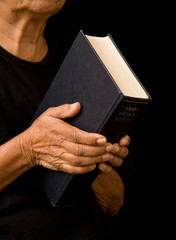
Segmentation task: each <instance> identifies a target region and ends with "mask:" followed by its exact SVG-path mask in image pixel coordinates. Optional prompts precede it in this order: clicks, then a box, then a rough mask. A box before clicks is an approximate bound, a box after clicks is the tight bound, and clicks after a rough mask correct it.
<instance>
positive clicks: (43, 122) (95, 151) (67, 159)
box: [22, 103, 123, 174]
mask: <svg viewBox="0 0 176 240" xmlns="http://www.w3.org/2000/svg"><path fill="white" fill-rule="evenodd" d="M79 111H80V104H79V103H75V104H72V105H70V104H66V105H62V106H59V107H54V108H50V109H48V110H47V111H46V112H44V113H43V114H42V115H41V116H40V117H39V118H38V119H37V120H36V121H35V122H34V123H33V124H32V126H31V127H30V128H29V129H28V130H27V131H26V134H25V136H26V137H25V139H24V143H25V144H23V146H24V147H23V149H22V150H23V153H24V157H26V158H27V159H28V161H29V162H30V163H31V165H32V166H36V165H41V166H43V167H46V168H49V169H52V170H57V171H63V172H67V173H71V174H83V173H86V172H89V171H91V170H93V169H94V168H95V167H96V164H97V163H102V162H105V161H110V160H111V159H112V158H113V156H117V157H115V158H119V157H118V153H117V155H115V152H114V151H115V150H116V148H117V146H116V145H114V146H113V149H111V151H109V153H107V152H106V148H107V146H106V138H105V137H104V136H102V135H100V134H96V133H87V132H85V131H82V130H80V129H78V128H76V127H73V126H71V125H70V124H68V123H66V122H64V121H63V120H62V119H64V118H68V117H73V116H75V115H76V114H77V113H78V112H79ZM120 152H122V151H120ZM112 153H113V154H112ZM122 155H123V154H122ZM112 161H113V160H112ZM114 161H115V162H116V160H114Z"/></svg>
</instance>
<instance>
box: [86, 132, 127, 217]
mask: <svg viewBox="0 0 176 240" xmlns="http://www.w3.org/2000/svg"><path fill="white" fill-rule="evenodd" d="M129 144H130V137H129V136H128V135H126V136H125V137H123V138H122V139H121V140H120V141H119V143H115V144H110V143H107V145H106V151H107V152H109V153H112V154H113V159H111V160H110V161H109V162H110V163H111V165H112V166H114V167H118V166H120V165H121V164H122V162H123V158H125V157H127V155H128V148H127V146H128V145H129ZM112 166H110V165H108V164H106V163H100V164H99V169H100V170H101V173H100V174H99V175H98V176H97V178H96V179H95V181H94V182H93V183H92V185H91V189H92V191H93V193H94V195H95V197H96V200H97V202H98V203H99V204H100V206H101V208H102V210H103V211H104V212H105V213H108V214H109V215H110V216H115V215H116V214H117V213H118V211H119V210H120V208H121V207H122V206H123V203H124V184H123V182H122V179H121V178H120V176H119V174H118V173H117V172H116V171H115V170H114V169H113V167H112Z"/></svg>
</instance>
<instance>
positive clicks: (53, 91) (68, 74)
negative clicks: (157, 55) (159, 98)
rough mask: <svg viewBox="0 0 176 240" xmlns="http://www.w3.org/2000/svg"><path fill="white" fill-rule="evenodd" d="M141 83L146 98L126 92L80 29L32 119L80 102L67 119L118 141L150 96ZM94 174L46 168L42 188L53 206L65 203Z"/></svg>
mask: <svg viewBox="0 0 176 240" xmlns="http://www.w3.org/2000/svg"><path fill="white" fill-rule="evenodd" d="M110 39H111V41H112V38H111V37H110ZM113 44H114V43H113ZM114 46H115V44H114ZM115 47H116V46H115ZM116 49H117V51H118V48H117V47H116ZM128 67H129V66H128ZM129 68H130V67H129ZM130 71H132V70H130ZM138 81H139V80H138ZM139 83H140V82H139ZM140 85H141V87H142V89H143V90H144V91H145V93H146V94H147V98H136V97H129V96H125V95H124V93H123V92H122V91H121V90H120V88H119V87H118V85H117V84H116V82H115V81H114V79H113V77H112V75H111V73H110V72H109V71H108V68H107V67H106V66H105V65H104V63H103V62H102V60H101V58H100V57H99V56H98V54H97V52H96V51H95V49H94V48H93V47H92V44H91V43H90V41H89V40H88V38H87V37H86V35H84V33H83V32H82V31H80V32H79V34H78V35H77V37H76V39H75V41H74V43H73V44H72V46H71V48H70V50H69V52H68V54H67V56H66V57H65V59H64V61H63V63H62V65H61V67H60V69H59V70H58V73H57V74H56V76H55V78H54V80H53V82H52V84H51V86H50V87H49V89H48V91H47V93H46V95H45V97H44V99H43V100H42V102H41V104H40V106H39V108H38V110H37V112H36V114H35V116H34V118H33V121H34V120H35V119H36V118H37V117H38V116H39V115H40V114H41V113H43V112H44V111H45V110H47V109H48V108H49V107H54V106H59V105H62V104H65V103H74V102H80V103H81V106H82V108H81V112H80V113H79V114H78V115H77V116H76V117H74V118H71V119H68V123H70V124H72V125H74V126H76V127H78V128H80V129H82V130H85V131H87V132H97V133H102V134H103V135H105V136H106V137H107V139H108V141H110V142H117V141H118V139H119V138H121V137H122V136H123V135H125V134H126V133H128V131H129V129H130V128H131V126H132V125H133V123H134V122H135V121H136V119H137V118H138V116H140V114H141V112H142V111H143V110H144V108H145V106H146V105H147V104H148V103H149V102H150V100H151V97H150V95H149V94H148V93H147V91H146V89H145V88H144V86H143V85H142V84H141V83H140ZM66 121H67V120H66ZM96 174H97V170H95V171H93V172H91V173H88V174H85V175H77V176H72V175H71V174H67V173H63V172H56V171H52V170H48V169H45V170H44V181H43V183H44V190H45V192H46V195H47V197H48V198H49V200H50V202H51V204H52V206H57V205H59V204H62V203H64V204H67V200H69V201H68V204H72V203H74V202H76V201H77V199H79V198H81V195H82V193H83V192H84V191H87V188H88V187H89V185H90V184H91V181H93V180H94V178H95V176H96Z"/></svg>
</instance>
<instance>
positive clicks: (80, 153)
mask: <svg viewBox="0 0 176 240" xmlns="http://www.w3.org/2000/svg"><path fill="white" fill-rule="evenodd" d="M75 154H76V155H77V156H84V149H83V147H82V146H81V145H80V144H77V145H76V146H75Z"/></svg>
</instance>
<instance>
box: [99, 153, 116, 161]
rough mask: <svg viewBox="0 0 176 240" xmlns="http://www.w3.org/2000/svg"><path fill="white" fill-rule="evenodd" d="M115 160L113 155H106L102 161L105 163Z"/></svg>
mask: <svg viewBox="0 0 176 240" xmlns="http://www.w3.org/2000/svg"><path fill="white" fill-rule="evenodd" d="M113 158H114V156H113V155H112V154H109V153H106V154H104V155H103V156H102V159H103V160H104V161H108V160H112V159H113Z"/></svg>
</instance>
